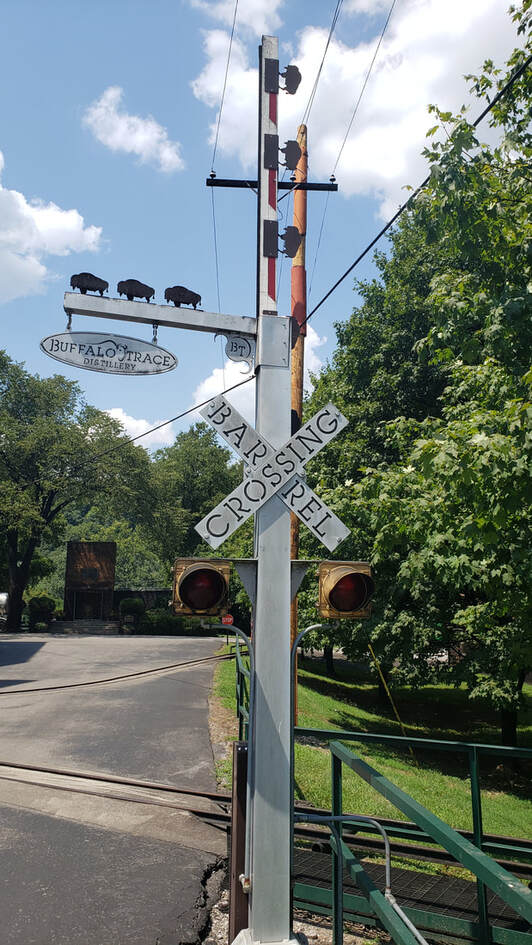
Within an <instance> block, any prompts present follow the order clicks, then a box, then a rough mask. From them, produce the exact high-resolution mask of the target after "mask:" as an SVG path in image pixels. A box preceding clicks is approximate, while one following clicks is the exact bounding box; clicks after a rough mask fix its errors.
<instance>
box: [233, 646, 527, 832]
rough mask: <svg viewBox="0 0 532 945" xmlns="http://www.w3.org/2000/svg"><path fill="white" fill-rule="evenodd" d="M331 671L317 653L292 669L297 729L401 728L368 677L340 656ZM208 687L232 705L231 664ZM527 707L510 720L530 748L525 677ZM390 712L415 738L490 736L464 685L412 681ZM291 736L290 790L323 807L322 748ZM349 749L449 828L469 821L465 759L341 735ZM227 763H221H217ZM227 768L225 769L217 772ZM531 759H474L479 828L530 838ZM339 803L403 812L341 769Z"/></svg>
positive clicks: (326, 778) (372, 811)
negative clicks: (506, 763)
mask: <svg viewBox="0 0 532 945" xmlns="http://www.w3.org/2000/svg"><path fill="white" fill-rule="evenodd" d="M335 665H336V672H337V678H336V679H334V680H333V679H329V678H328V677H327V676H326V675H325V672H324V665H323V663H322V662H321V661H319V660H308V659H306V660H305V661H304V662H303V664H302V665H301V663H300V668H299V688H298V700H299V720H298V721H299V725H300V726H303V727H307V728H327V729H344V730H348V731H364V732H373V733H390V734H399V735H400V734H401V729H400V726H399V724H398V723H397V721H396V720H395V718H394V716H393V712H392V709H391V706H390V705H389V704H388V705H385V704H383V703H381V702H380V701H379V698H378V690H377V687H376V685H374V684H373V682H372V681H371V680H370V679H369V678H368V677H364V675H363V674H361V673H357V672H356V671H354V670H353V668H352V667H351V666H350V665H349V664H347V663H345V662H344V661H340V660H338V661H336V664H335ZM215 686H216V693H217V695H218V697H219V698H220V699H221V701H222V703H223V704H224V705H225V706H226V707H227V708H230V709H232V710H233V711H234V710H235V695H234V690H235V667H234V664H233V663H232V662H228V663H221V664H220V666H219V667H218V669H217V675H216V683H215ZM525 690H526V692H525V697H526V700H527V705H528V711H524V712H523V713H522V718H521V719H520V727H519V741H520V744H521V745H524V746H526V747H532V718H531V717H532V686H527V687H525ZM393 696H394V700H395V702H396V705H397V708H398V710H399V714H400V716H401V718H402V721H403V724H404V725H405V727H406V729H407V732H408V734H412V735H415V736H418V737H426V738H436V739H452V740H461V741H477V742H488V743H491V744H498V743H499V733H498V728H497V717H496V715H495V714H494V713H491V712H490V711H489V710H488V709H487V708H486V707H485V706H482V705H479V704H478V703H471V702H470V701H469V700H468V698H467V693H466V691H465V689H454V688H451V687H449V686H443V685H440V686H424V687H422V688H420V689H418V690H415V691H413V690H411V689H407V688H397V687H395V688H394V689H393ZM306 741H307V743H305V740H304V743H296V748H295V763H296V767H295V782H296V791H297V794H298V796H299V797H300V798H302V799H303V798H304V799H305V800H306V801H308V802H310V803H312V804H314V805H316V806H318V807H329V808H330V754H329V752H328V750H327V748H326V745H323V747H322V746H320V745H319V744H318V743H316V742H315V741H314V740H311V743H310V744H309V743H308V740H306ZM350 747H351V748H352V750H353V751H354V752H355V753H356V754H359V755H360V756H361V757H362V758H364V760H365V761H367V762H368V763H369V764H371V765H372V766H373V767H374V768H376V769H377V770H378V771H379V772H381V773H382V774H383V775H385V776H386V777H387V778H389V779H390V780H391V781H393V782H394V783H395V784H397V785H398V786H399V787H401V788H402V789H403V790H404V791H406V792H407V793H408V794H410V795H412V796H413V797H414V798H416V800H418V801H419V802H420V803H421V804H423V805H424V806H425V807H427V808H429V809H430V810H432V811H433V812H434V813H436V814H438V816H439V817H441V818H442V819H443V820H445V821H447V823H449V824H451V825H452V826H453V827H458V828H463V829H471V802H470V793H469V780H468V777H467V768H466V765H467V762H466V760H465V759H464V758H463V757H462V756H459V755H457V756H453V755H451V754H448V753H445V754H444V753H443V752H437V753H436V752H432V753H427V752H419V751H417V752H416V756H415V757H414V758H413V757H412V756H411V755H410V754H409V753H408V751H402V750H398V749H396V748H395V747H392V746H389V747H388V746H385V745H372V746H371V748H370V747H369V746H367V745H365V744H364V743H362V742H351V743H350ZM225 767H227V766H225ZM220 773H225V774H226V773H227V772H220ZM530 773H531V766H530V765H529V764H527V765H526V766H523V768H522V769H521V770H519V771H513V770H512V769H510V768H508V767H504V768H503V767H502V766H500V765H498V764H497V759H496V758H494V759H491V758H486V759H483V760H482V761H481V787H482V812H483V819H484V830H485V832H487V833H499V834H506V835H510V836H521V837H527V838H529V839H532V792H531V790H530V781H531V779H530ZM343 790H344V810H345V811H346V812H352V813H361V814H367V815H373V816H381V817H391V818H394V819H398V820H406V819H407V818H406V817H405V816H404V815H403V814H402V813H401V812H399V811H398V810H397V808H395V807H393V806H392V805H391V804H390V803H389V802H388V801H386V800H385V799H384V798H382V797H381V795H380V794H377V793H376V792H375V791H374V790H373V789H372V788H371V787H370V786H369V785H368V784H366V782H365V781H362V780H361V779H360V778H359V777H357V776H356V775H355V774H353V773H352V772H350V771H349V770H347V769H345V768H344V777H343Z"/></svg>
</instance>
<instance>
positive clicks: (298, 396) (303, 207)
mask: <svg viewBox="0 0 532 945" xmlns="http://www.w3.org/2000/svg"><path fill="white" fill-rule="evenodd" d="M297 143H298V144H299V147H300V148H301V157H300V159H299V163H298V165H297V168H296V171H295V180H296V185H297V184H302V183H304V184H306V183H307V167H308V154H307V126H306V125H300V126H299V128H298V132H297ZM294 226H296V227H297V228H298V230H299V232H300V233H301V235H302V239H301V245H300V247H299V249H298V251H297V253H296V255H295V256H294V258H293V260H292V273H291V313H292V317H293V318H295V320H296V321H297V323H298V325H299V326H300V327H299V334H298V337H297V341H296V343H295V346H294V348H293V349H292V364H291V385H292V417H293V418H294V420H295V416H296V415H297V417H298V421H299V423H301V414H302V411H303V374H304V359H305V335H306V334H307V326H306V325H305V324H303V323H304V321H305V319H306V317H307V270H306V268H305V242H306V235H307V192H306V190H302V189H299V188H297V186H296V189H295V190H294ZM290 557H291V559H292V561H295V560H296V559H297V558H298V557H299V519H298V517H297V515H294V513H293V512H292V514H291V516H290ZM297 632H298V625H297V594H296V595H295V596H294V598H293V600H292V603H291V606H290V646H291V647H292V646H293V645H294V640H295V638H296V637H297ZM293 685H294V725H297V709H298V704H297V656H296V659H295V661H294V681H293Z"/></svg>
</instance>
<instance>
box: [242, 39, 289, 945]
mask: <svg viewBox="0 0 532 945" xmlns="http://www.w3.org/2000/svg"><path fill="white" fill-rule="evenodd" d="M259 55H260V62H259V82H260V91H259V168H258V172H259V173H258V180H259V201H258V203H259V211H258V263H257V269H258V292H257V302H258V306H257V361H256V372H257V390H256V429H257V432H258V433H259V434H260V435H262V436H264V437H265V438H266V439H267V440H268V441H269V442H270V443H271V444H272V446H274V447H276V448H277V447H280V446H282V445H283V444H284V443H285V442H286V441H287V440H288V439H289V437H290V435H291V429H290V327H291V320H290V318H286V317H284V318H283V317H280V316H278V315H277V299H276V291H277V289H276V259H277V254H278V232H277V231H278V222H277V221H278V215H277V177H278V170H279V151H278V148H279V141H278V131H277V103H278V97H279V54H278V39H277V38H276V37H273V36H263V37H262V46H261V47H260V50H259ZM255 557H256V558H257V561H258V565H257V597H256V606H255V626H254V646H255V667H256V689H255V692H256V698H255V718H254V724H253V725H252V726H250V731H251V732H252V733H253V738H254V742H255V746H256V747H257V750H256V751H254V752H253V768H254V770H253V771H252V772H251V776H252V785H253V791H252V806H251V811H248V816H251V818H252V850H251V867H252V868H251V889H250V927H249V929H248V930H245V931H244V932H243V933H241V935H243V936H245V937H247V939H248V941H249V939H250V938H251V940H252V941H253V942H260V943H262V945H265V943H270V942H271V943H274V942H285V941H287V940H289V939H290V938H291V904H290V898H291V897H290V858H291V857H290V854H291V843H292V838H291V835H290V764H289V758H290V725H291V719H290V626H289V615H290V513H289V511H288V510H287V508H286V506H285V505H283V503H282V502H281V500H280V499H279V498H278V497H277V496H274V497H273V498H271V499H270V500H269V501H268V502H267V503H266V505H264V506H263V507H262V508H261V509H260V510H259V512H258V513H257V515H256V527H255Z"/></svg>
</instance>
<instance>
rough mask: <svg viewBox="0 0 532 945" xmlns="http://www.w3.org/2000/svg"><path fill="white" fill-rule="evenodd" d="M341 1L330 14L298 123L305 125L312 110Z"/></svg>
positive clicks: (339, 0)
mask: <svg viewBox="0 0 532 945" xmlns="http://www.w3.org/2000/svg"><path fill="white" fill-rule="evenodd" d="M342 3H343V0H338V2H337V4H336V7H335V9H334V13H333V16H332V21H331V26H330V29H329V35H328V37H327V42H326V43H325V49H324V50H323V56H322V57H321V62H320V66H319V69H318V72H317V75H316V78H315V80H314V85H313V86H312V91H311V93H310V96H309V100H308V102H307V107H306V108H305V111H304V113H303V118H302V119H301V121H300V123H299V124H300V125H306V124H307V122H308V119H309V117H310V112H311V110H312V106H313V104H314V99H315V97H316V91H317V89H318V83H319V81H320V77H321V72H322V69H323V64H324V62H325V57H326V55H327V52H328V49H329V46H330V44H331V39H332V37H333V33H334V30H335V28H336V24H337V22H338V17H339V16H340V10H341V9H342Z"/></svg>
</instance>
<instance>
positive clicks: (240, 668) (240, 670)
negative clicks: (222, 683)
mask: <svg viewBox="0 0 532 945" xmlns="http://www.w3.org/2000/svg"><path fill="white" fill-rule="evenodd" d="M244 657H245V654H244V653H243V652H242V649H241V644H240V640H239V639H238V637H237V638H236V714H237V718H238V740H239V742H241V741H247V737H248V728H249V688H250V680H251V676H250V672H249V668H248V666H247V664H246V662H245V659H244Z"/></svg>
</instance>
